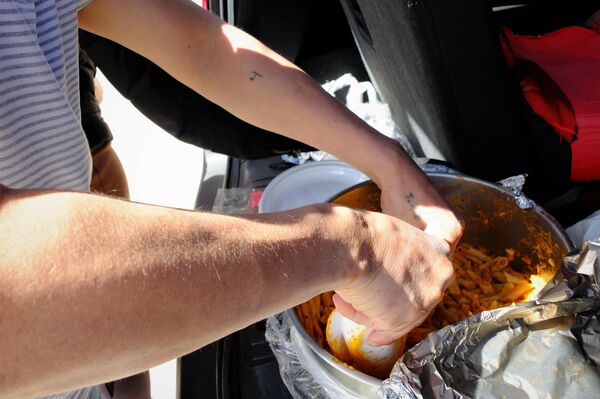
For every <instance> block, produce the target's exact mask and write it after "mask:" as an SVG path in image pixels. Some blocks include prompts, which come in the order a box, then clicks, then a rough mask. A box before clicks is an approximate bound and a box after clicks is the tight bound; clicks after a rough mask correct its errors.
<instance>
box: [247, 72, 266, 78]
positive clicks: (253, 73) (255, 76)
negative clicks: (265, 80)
mask: <svg viewBox="0 0 600 399" xmlns="http://www.w3.org/2000/svg"><path fill="white" fill-rule="evenodd" d="M262 77H263V76H262V75H261V74H260V73H258V72H256V71H252V74H251V75H250V80H254V79H256V78H262Z"/></svg>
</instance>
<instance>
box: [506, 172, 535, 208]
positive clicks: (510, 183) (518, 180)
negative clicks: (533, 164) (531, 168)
mask: <svg viewBox="0 0 600 399" xmlns="http://www.w3.org/2000/svg"><path fill="white" fill-rule="evenodd" d="M526 178H527V175H517V176H512V177H508V178H506V179H504V180H500V181H499V182H498V183H496V184H498V185H499V186H500V187H503V188H504V189H506V190H508V191H510V192H511V193H512V194H513V195H514V197H515V201H516V202H517V206H518V207H519V208H521V209H528V208H534V207H535V206H536V205H535V203H534V202H533V201H532V200H530V199H529V198H527V196H526V195H525V194H523V186H524V185H525V179H526Z"/></svg>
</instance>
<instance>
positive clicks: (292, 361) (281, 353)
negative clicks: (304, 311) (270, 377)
mask: <svg viewBox="0 0 600 399" xmlns="http://www.w3.org/2000/svg"><path fill="white" fill-rule="evenodd" d="M292 329H293V326H292V323H291V321H290V320H289V317H288V316H287V314H285V312H284V313H280V314H278V315H276V316H273V317H270V318H268V319H267V328H266V331H265V338H266V339H267V342H269V345H270V347H271V350H272V351H273V354H274V355H275V358H276V359H277V363H279V372H280V374H281V378H282V380H283V382H284V383H285V386H286V387H287V389H288V391H289V392H290V394H291V395H292V397H293V398H294V399H328V398H329V396H328V395H327V394H326V393H325V391H324V390H323V388H322V387H321V385H320V384H319V383H317V382H316V381H315V379H314V378H313V376H312V375H311V374H310V373H309V372H308V371H307V370H306V369H305V368H304V366H303V365H302V363H301V362H300V359H299V357H298V348H297V347H296V345H295V344H294V342H293V340H292V339H291V336H290V334H291V332H292Z"/></svg>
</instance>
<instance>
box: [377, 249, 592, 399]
mask: <svg viewBox="0 0 600 399" xmlns="http://www.w3.org/2000/svg"><path fill="white" fill-rule="evenodd" d="M598 244H599V243H590V244H589V245H588V246H586V248H584V250H583V251H581V252H580V253H577V254H573V255H571V256H569V257H567V258H566V259H565V267H564V268H563V273H562V274H561V275H559V276H557V278H556V279H555V281H554V282H553V284H552V285H551V287H550V288H549V289H548V290H545V293H544V294H543V296H542V297H541V298H540V299H539V300H538V301H534V302H529V303H525V304H520V305H517V306H512V307H508V308H501V309H496V310H493V311H487V312H482V313H480V314H478V315H475V316H473V317H471V318H469V319H466V320H464V321H462V322H460V323H457V324H454V325H452V326H448V327H446V328H443V329H441V330H439V331H437V332H435V333H432V334H430V335H429V336H428V337H427V338H426V339H425V340H424V341H422V342H421V343H420V344H418V345H417V346H415V347H413V348H412V349H411V350H409V351H408V352H407V353H405V354H404V356H403V357H402V358H401V359H400V360H399V361H398V363H397V364H396V365H395V366H394V369H393V371H392V373H391V376H390V378H389V379H387V380H386V381H384V382H383V384H382V387H381V389H380V392H379V393H380V396H381V397H383V398H389V399H392V398H394V399H395V398H402V399H406V398H511V399H513V398H589V397H597V396H598V393H600V368H599V365H600V287H599V286H598V284H597V283H596V282H597V281H598V280H597V277H598V276H600V273H599V271H600V256H599V253H600V251H598V249H600V247H599V246H598Z"/></svg>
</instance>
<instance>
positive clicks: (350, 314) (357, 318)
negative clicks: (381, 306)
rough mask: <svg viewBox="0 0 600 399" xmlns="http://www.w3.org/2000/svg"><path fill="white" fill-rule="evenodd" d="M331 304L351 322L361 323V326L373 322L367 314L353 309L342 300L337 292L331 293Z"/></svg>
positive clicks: (369, 324)
mask: <svg viewBox="0 0 600 399" xmlns="http://www.w3.org/2000/svg"><path fill="white" fill-rule="evenodd" d="M333 304H334V305H335V308H336V309H337V311H338V312H340V313H341V314H342V315H344V316H345V317H347V318H348V319H350V320H352V321H353V322H355V323H358V324H362V325H363V326H371V325H372V324H373V323H372V321H371V319H370V318H369V317H368V316H367V315H365V314H364V313H362V312H359V311H358V310H356V309H354V306H352V305H350V304H349V303H348V302H346V301H344V300H343V299H342V297H341V296H339V295H338V294H333Z"/></svg>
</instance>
